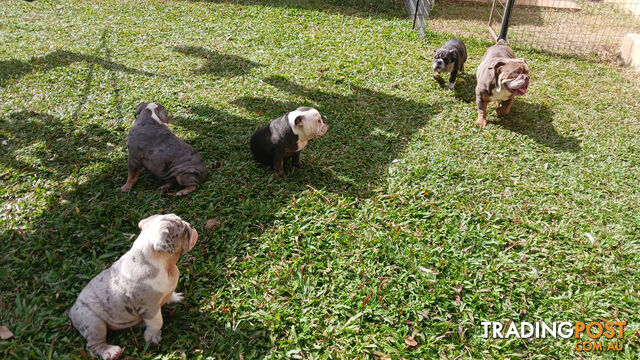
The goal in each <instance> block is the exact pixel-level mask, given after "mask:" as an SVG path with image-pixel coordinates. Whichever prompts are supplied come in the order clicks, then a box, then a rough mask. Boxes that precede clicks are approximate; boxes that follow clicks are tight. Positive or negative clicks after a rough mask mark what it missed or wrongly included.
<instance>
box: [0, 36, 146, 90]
mask: <svg viewBox="0 0 640 360" xmlns="http://www.w3.org/2000/svg"><path fill="white" fill-rule="evenodd" d="M103 36H104V35H103ZM76 62H87V63H89V64H95V65H98V66H101V67H103V68H105V69H108V70H111V71H118V72H124V73H128V74H138V75H145V76H153V75H154V74H153V73H150V72H147V71H141V70H137V69H134V68H130V67H128V66H125V65H122V64H119V63H116V62H113V61H111V60H106V59H102V58H100V57H97V56H93V55H85V54H78V53H74V52H71V51H66V50H56V51H54V52H52V53H49V54H47V55H44V56H40V57H34V58H32V59H31V60H29V61H21V60H16V59H11V60H3V61H0V86H5V85H6V84H7V83H8V82H10V81H14V80H17V79H19V78H21V77H23V76H25V75H28V74H30V73H32V72H35V71H38V70H42V71H48V70H51V69H54V68H57V67H64V66H69V65H71V64H73V63H76Z"/></svg>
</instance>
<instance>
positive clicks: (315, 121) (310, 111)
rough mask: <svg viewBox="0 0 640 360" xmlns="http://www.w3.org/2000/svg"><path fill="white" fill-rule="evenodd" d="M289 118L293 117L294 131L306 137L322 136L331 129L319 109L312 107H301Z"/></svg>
mask: <svg viewBox="0 0 640 360" xmlns="http://www.w3.org/2000/svg"><path fill="white" fill-rule="evenodd" d="M289 118H290V119H293V120H292V122H293V124H291V125H292V127H293V128H294V132H295V133H296V134H297V135H298V136H302V137H304V138H305V139H313V138H317V137H320V136H322V135H324V134H325V133H326V132H327V130H328V129H329V125H327V124H325V123H324V121H323V119H322V116H321V115H320V113H319V112H318V110H316V109H314V108H311V107H299V108H297V109H296V111H293V112H292V113H290V114H289ZM290 122H291V120H290Z"/></svg>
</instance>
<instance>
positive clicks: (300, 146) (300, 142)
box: [296, 139, 308, 151]
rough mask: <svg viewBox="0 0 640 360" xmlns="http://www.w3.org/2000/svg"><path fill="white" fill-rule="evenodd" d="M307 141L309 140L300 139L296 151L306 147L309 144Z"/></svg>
mask: <svg viewBox="0 0 640 360" xmlns="http://www.w3.org/2000/svg"><path fill="white" fill-rule="evenodd" d="M307 141H308V140H302V139H298V148H297V149H296V151H301V150H302V149H304V147H305V146H307Z"/></svg>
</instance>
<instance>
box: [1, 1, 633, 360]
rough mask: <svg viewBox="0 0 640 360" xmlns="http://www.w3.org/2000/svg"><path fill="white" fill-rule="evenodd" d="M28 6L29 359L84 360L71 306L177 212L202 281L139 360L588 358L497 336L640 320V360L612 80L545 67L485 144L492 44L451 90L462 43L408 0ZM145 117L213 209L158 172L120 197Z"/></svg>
mask: <svg viewBox="0 0 640 360" xmlns="http://www.w3.org/2000/svg"><path fill="white" fill-rule="evenodd" d="M4 5H5V6H3V7H2V9H0V16H1V17H2V18H3V19H6V21H5V22H3V23H2V24H1V25H0V26H1V27H0V40H1V41H0V98H1V99H2V103H0V140H2V141H3V143H2V145H0V150H1V152H0V181H1V182H2V187H0V199H1V201H2V204H1V205H2V216H1V218H0V221H1V224H2V227H1V230H0V231H1V232H0V240H1V241H0V244H1V245H0V246H1V248H0V253H1V254H2V255H1V256H0V278H1V279H2V282H1V283H0V294H1V295H0V296H1V297H0V300H1V302H0V324H2V325H5V326H8V327H9V328H10V329H11V330H12V331H13V332H14V333H15V335H16V336H15V338H14V339H12V340H10V341H2V342H0V351H1V352H2V353H3V354H6V356H7V357H10V358H47V357H49V358H75V357H79V358H83V357H84V356H85V355H84V354H83V348H84V345H85V343H84V341H83V339H82V338H81V337H80V336H79V335H78V333H77V332H76V331H75V330H74V329H73V328H71V327H70V322H69V321H68V318H67V310H68V308H69V307H70V306H71V304H72V303H73V301H74V300H75V297H76V296H77V294H78V293H79V292H80V290H81V289H82V287H83V286H84V285H85V284H86V283H87V282H88V281H89V279H90V278H92V277H93V276H95V275H96V274H97V273H98V272H99V271H100V270H101V269H103V268H105V267H106V266H109V265H110V264H111V263H112V262H113V261H114V260H115V259H117V258H118V257H119V256H120V255H121V254H122V253H124V252H125V251H126V250H127V249H128V248H129V247H130V245H131V243H132V241H133V237H134V236H135V235H136V234H137V231H138V230H137V227H136V224H137V222H138V221H139V220H140V219H141V218H143V217H146V216H148V215H151V214H154V213H168V212H173V213H176V214H178V215H180V216H181V217H182V218H183V219H185V220H187V221H189V222H190V223H192V224H193V225H194V226H195V228H196V229H197V230H198V231H199V232H200V234H201V235H200V242H199V244H198V245H196V247H195V248H194V249H193V250H192V252H190V253H189V254H187V255H185V256H184V257H183V258H182V259H181V262H180V269H181V271H182V275H181V279H180V282H179V285H178V290H179V291H183V292H185V294H186V301H185V302H184V303H181V304H176V305H170V306H167V307H166V309H164V311H163V314H164V318H165V324H164V327H163V341H162V343H161V344H160V345H159V346H155V347H151V348H150V349H148V350H147V351H146V353H142V351H143V347H144V344H143V342H144V341H143V337H142V330H141V329H138V328H136V329H131V330H125V331H119V332H112V333H111V334H110V336H109V340H110V341H111V342H112V343H115V344H118V345H120V346H123V347H125V356H130V357H133V358H140V357H143V358H180V357H181V356H182V355H183V354H184V355H186V356H188V357H189V358H191V357H197V356H199V355H202V356H211V357H213V358H238V359H240V358H244V359H254V358H350V359H351V358H375V357H378V358H384V357H385V356H388V357H391V358H438V357H440V358H451V359H454V358H459V357H462V358H500V357H504V358H515V357H520V358H527V359H537V358H569V357H574V356H576V355H575V353H574V352H572V350H571V349H572V347H573V343H572V342H570V341H565V340H559V339H558V340H554V339H547V340H544V339H542V340H533V341H529V340H509V341H495V342H494V341H489V340H486V339H484V338H482V337H481V335H482V327H481V326H480V325H479V323H480V321H485V320H488V321H502V322H505V323H506V322H507V321H509V320H513V321H531V322H535V321H549V322H550V321H565V320H567V321H591V320H614V319H615V320H626V321H628V322H629V326H628V327H627V334H626V335H627V337H626V339H625V344H626V347H625V350H624V351H623V354H620V356H619V358H626V359H633V358H634V356H636V350H637V346H638V340H637V338H636V337H635V335H633V334H634V333H635V331H636V330H638V322H639V321H640V318H639V316H638V314H637V309H638V306H639V305H640V299H639V296H640V293H639V291H640V290H639V289H638V285H637V284H638V283H639V280H640V276H639V275H640V274H639V272H638V266H637V264H638V263H639V261H640V257H639V255H638V250H639V249H640V242H639V240H638V236H637V234H638V232H639V230H640V228H639V225H638V224H639V223H640V222H639V220H640V219H639V218H638V217H639V215H638V202H639V200H640V196H639V192H638V189H639V186H638V185H640V184H639V180H638V178H637V174H638V170H639V169H638V167H639V162H638V157H637V154H638V150H639V149H640V139H639V135H638V134H639V133H640V132H638V128H639V121H640V119H639V117H638V114H639V112H638V110H639V109H640V100H639V99H640V97H639V95H640V90H639V89H638V88H637V87H635V86H634V85H633V84H631V83H630V82H629V81H627V80H625V79H624V78H623V77H621V76H620V75H619V74H618V73H616V72H615V71H613V70H611V69H609V68H608V67H606V66H601V65H599V64H593V63H589V62H586V61H582V60H580V59H571V58H555V57H551V56H548V55H545V54H542V53H536V52H525V51H520V52H519V53H518V55H519V56H522V57H526V58H527V61H528V63H529V66H530V68H531V72H532V85H531V89H530V92H529V93H528V94H527V96H525V97H523V98H520V99H518V101H516V102H515V104H514V105H513V112H512V114H511V115H510V116H508V117H506V118H504V119H499V120H498V119H497V118H496V117H495V114H491V116H490V120H491V122H490V124H489V126H488V127H487V128H486V129H484V130H482V131H478V130H476V129H475V128H474V126H473V124H474V119H475V105H474V103H473V88H474V86H475V83H474V81H475V80H474V79H475V78H474V76H473V72H474V69H475V68H476V66H477V64H478V62H479V60H480V57H481V55H482V53H483V52H484V49H485V48H486V46H488V45H489V44H488V43H487V42H485V41H484V39H482V38H481V37H475V36H474V37H467V38H465V41H466V43H467V48H468V51H469V61H468V63H467V69H469V70H468V72H469V74H465V75H463V76H461V77H460V78H459V81H458V83H457V85H456V86H457V90H456V91H455V92H452V91H446V90H444V89H441V88H440V87H439V86H438V84H437V83H436V82H435V81H433V79H431V78H430V76H431V75H430V71H429V65H430V60H431V54H432V51H433V49H435V48H437V47H439V46H440V45H442V44H443V43H444V42H445V41H446V40H447V39H448V38H449V36H450V35H449V34H447V33H445V31H441V32H438V33H428V34H427V36H426V38H425V39H422V40H421V39H418V38H417V36H416V35H415V34H414V33H412V32H411V30H410V26H409V23H408V21H407V20H405V19H403V15H402V12H401V9H400V8H396V7H395V6H396V5H395V4H394V2H392V1H379V2H373V7H371V6H369V4H368V3H367V2H357V1H353V2H328V3H327V4H323V3H321V2H304V1H293V0H291V1H273V2H266V3H262V2H261V3H260V4H259V3H258V2H247V1H237V2H186V1H183V2H158V1H138V2H129V1H110V0H104V1H98V2H92V3H86V2H75V1H71V2H67V3H65V4H60V3H58V2H47V1H38V2H34V3H32V4H28V3H25V2H10V3H6V4H4ZM372 9H373V10H372ZM376 9H378V10H376ZM380 9H386V10H384V11H382V10H380ZM396 9H399V10H397V11H396ZM388 14H391V15H388ZM89 18H90V19H91V23H92V25H91V26H86V24H87V19H89ZM142 100H145V101H157V102H160V103H162V104H163V105H165V106H166V107H167V108H168V109H169V113H170V117H172V118H173V120H174V125H172V129H173V130H174V131H175V132H176V133H177V134H178V136H180V137H182V138H184V139H186V140H188V141H189V142H190V143H191V144H192V145H193V146H194V147H195V148H196V149H198V150H199V151H200V152H201V154H202V155H203V157H204V158H205V159H206V160H207V162H208V163H209V164H210V165H213V164H214V163H215V162H216V161H221V162H222V167H221V168H220V169H212V172H211V175H210V178H209V180H208V181H207V182H206V183H204V184H203V185H202V186H201V187H199V188H198V190H197V191H196V192H195V193H193V195H191V196H189V197H186V198H176V197H172V196H164V195H161V194H160V193H158V192H157V191H155V190H154V189H155V188H156V187H157V186H159V185H161V184H160V182H159V181H157V180H156V179H153V178H152V177H151V176H150V175H149V174H148V173H145V172H143V174H142V176H141V179H140V181H139V183H138V184H136V185H135V187H134V188H133V190H132V192H130V193H128V194H122V193H120V192H119V191H118V188H119V186H121V185H122V184H123V183H124V182H125V180H126V147H125V140H126V133H127V130H128V128H129V126H130V124H131V123H132V122H133V109H134V106H135V105H136V104H137V103H138V102H140V101H142ZM301 105H309V106H315V107H317V108H318V109H319V110H320V111H321V112H322V113H323V114H325V115H326V116H327V118H328V120H327V122H328V123H329V124H330V126H331V127H330V129H329V132H328V133H327V134H326V135H325V136H324V137H322V138H320V139H317V140H315V141H313V142H311V143H310V144H309V146H308V147H307V149H305V152H304V154H303V161H304V162H305V163H306V167H305V168H303V169H295V170H293V171H292V173H291V174H290V175H289V176H288V177H287V178H285V179H283V180H275V179H274V178H273V176H272V173H271V172H270V171H269V170H268V169H266V168H264V167H261V166H259V165H257V164H255V163H254V162H253V161H252V160H251V157H250V154H249V151H248V139H249V136H250V135H251V133H252V131H253V130H254V129H255V128H256V127H257V126H259V125H260V124H262V123H264V122H267V121H269V120H271V119H273V118H275V117H277V116H279V115H281V114H282V113H283V112H286V111H288V110H291V109H292V108H295V107H297V106H301ZM5 141H6V145H5V144H4V142H5ZM210 218H213V219H217V220H219V221H220V222H221V226H220V227H219V228H216V229H213V230H211V231H206V230H205V229H204V224H205V222H206V220H207V219H210ZM407 335H412V336H413V337H414V338H415V339H416V341H417V342H418V344H419V346H418V348H417V349H407V348H406V344H405V342H404V338H405V336H407ZM597 356H598V355H596V357H597ZM604 356H605V357H606V356H607V355H606V354H605V355H604Z"/></svg>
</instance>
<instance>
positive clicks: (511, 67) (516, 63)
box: [494, 59, 529, 96]
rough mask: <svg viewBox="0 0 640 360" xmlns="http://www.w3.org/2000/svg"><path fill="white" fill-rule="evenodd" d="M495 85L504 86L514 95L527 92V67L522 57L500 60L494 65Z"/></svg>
mask: <svg viewBox="0 0 640 360" xmlns="http://www.w3.org/2000/svg"><path fill="white" fill-rule="evenodd" d="M494 69H495V75H496V77H497V81H496V85H497V86H498V87H500V88H502V87H503V86H504V87H506V88H507V89H508V90H509V92H511V93H512V94H513V95H515V96H521V95H524V94H526V93H527V88H528V87H529V67H528V66H527V63H526V62H525V61H524V59H513V60H502V61H498V63H496V65H495V66H494Z"/></svg>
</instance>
